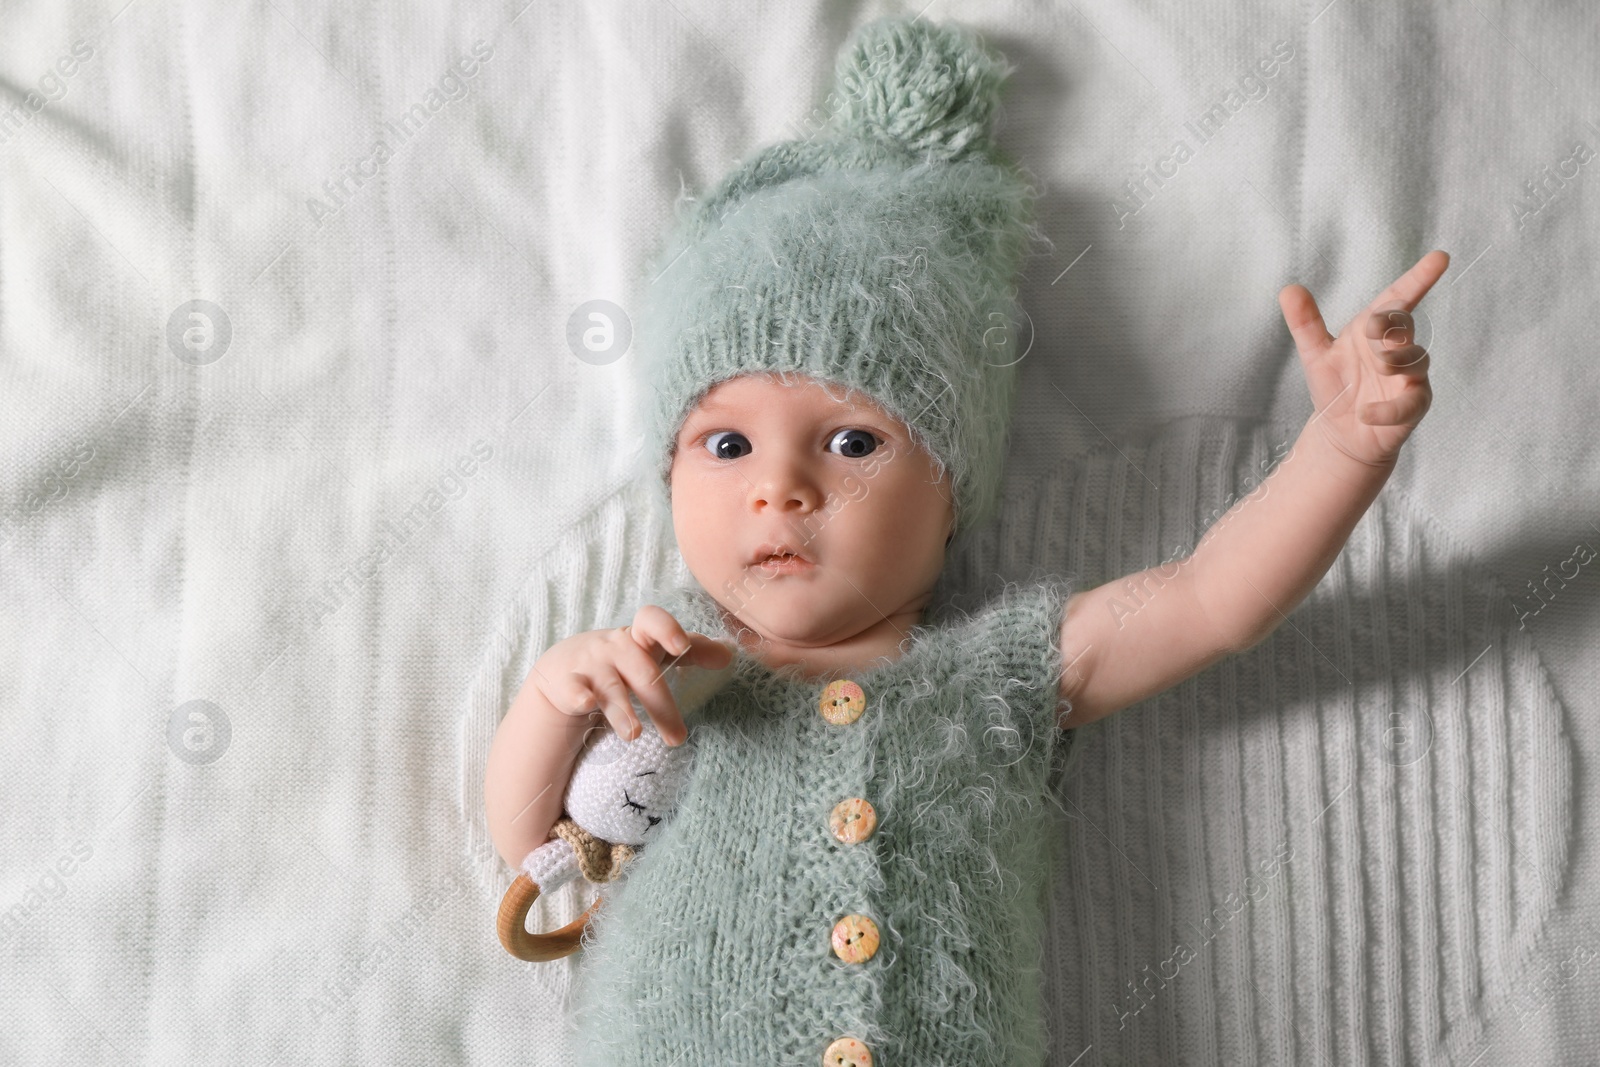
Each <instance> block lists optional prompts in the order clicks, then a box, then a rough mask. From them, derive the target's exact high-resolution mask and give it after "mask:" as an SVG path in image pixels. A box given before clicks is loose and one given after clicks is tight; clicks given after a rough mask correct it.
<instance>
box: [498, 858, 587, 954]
mask: <svg viewBox="0 0 1600 1067" xmlns="http://www.w3.org/2000/svg"><path fill="white" fill-rule="evenodd" d="M538 899H539V885H538V883H537V882H535V881H534V880H533V879H532V878H529V877H528V876H527V874H526V873H519V874H518V875H517V880H516V881H514V882H512V883H511V888H510V889H507V890H506V895H505V896H504V897H503V898H502V899H501V901H500V914H499V916H498V918H497V920H496V922H495V928H496V929H497V930H498V931H499V932H500V943H501V944H502V945H504V946H505V949H506V951H507V952H509V953H511V954H512V955H513V956H515V957H516V958H517V959H519V960H527V961H528V962H529V963H548V962H550V961H551V960H559V959H562V958H563V957H566V956H570V955H572V954H573V953H574V952H576V951H578V949H579V948H580V947H581V944H580V943H581V941H582V938H583V931H584V929H585V928H586V927H587V926H588V925H589V919H590V918H591V917H592V916H593V915H594V913H595V911H596V910H597V909H598V908H599V907H600V899H601V898H599V897H595V899H594V903H593V904H590V905H589V908H588V910H587V911H585V912H584V913H583V914H582V915H580V916H578V917H577V918H576V919H574V920H572V921H571V922H569V923H568V924H567V925H565V926H563V927H562V928H561V929H559V930H551V931H550V932H549V933H547V934H530V933H529V932H528V925H527V924H528V912H529V910H530V909H532V907H533V902H534V901H536V900H538Z"/></svg>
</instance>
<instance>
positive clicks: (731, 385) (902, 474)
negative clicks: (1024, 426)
mask: <svg viewBox="0 0 1600 1067" xmlns="http://www.w3.org/2000/svg"><path fill="white" fill-rule="evenodd" d="M954 516H955V512H954V509H953V506H952V503H951V494H950V487H949V479H948V475H943V474H941V473H940V471H939V465H938V463H937V462H936V461H935V460H934V459H933V457H932V456H930V455H929V454H928V453H927V451H926V450H924V449H922V448H921V447H919V446H917V445H916V444H915V442H914V441H913V439H912V436H911V433H910V431H909V430H908V429H907V428H906V426H905V425H904V424H903V423H901V422H899V421H897V420H896V419H894V418H892V417H891V416H890V415H889V414H888V413H886V412H885V411H884V410H883V409H882V408H881V407H879V406H878V404H877V403H876V402H874V401H873V400H872V399H871V398H869V397H867V396H865V395H864V394H860V393H855V394H849V393H847V391H846V390H845V388H844V387H843V386H840V385H835V384H832V383H822V382H818V381H817V380H815V379H812V378H808V377H803V376H794V377H792V378H791V379H790V381H789V382H787V383H786V382H784V381H783V380H782V379H781V378H779V377H778V376H777V375H775V374H761V375H744V376H741V377H738V378H734V379H731V380H729V381H725V382H721V383H719V384H718V385H717V386H716V387H715V388H714V389H712V390H711V391H710V392H709V393H708V394H706V396H705V398H704V399H703V400H702V401H701V403H700V404H699V405H698V406H697V407H696V408H695V409H694V410H693V411H691V412H690V413H689V416H688V418H687V419H685V421H684V424H683V427H682V428H681V429H680V430H679V433H678V440H677V450H676V452H675V453H674V455H673V461H672V522H673V529H674V531H675V532H676V534H677V539H678V547H679V549H680V550H681V551H682V553H683V557H684V562H685V563H687V564H688V566H689V569H690V570H691V571H692V572H693V573H694V575H695V577H696V579H698V580H699V582H700V584H701V585H702V586H704V587H705V589H706V591H707V592H709V593H711V595H712V596H714V597H715V598H716V599H717V600H718V601H719V602H720V603H721V604H722V606H723V607H724V608H726V609H727V610H728V611H730V612H732V613H733V614H734V615H735V616H737V617H738V619H739V620H740V621H741V622H743V623H744V624H745V625H746V626H748V627H750V629H752V630H755V631H756V632H757V633H760V634H762V635H764V636H766V637H768V638H770V639H774V640H778V641H782V642H784V643H786V644H789V645H796V646H804V647H823V646H827V645H832V644H836V643H838V642H839V641H843V640H846V639H848V638H850V637H853V636H855V635H856V634H859V633H861V632H862V631H863V630H865V629H866V628H867V627H870V626H873V625H876V624H878V623H880V622H882V621H883V620H885V619H887V618H890V617H892V616H895V615H897V614H902V613H904V612H907V611H920V609H921V608H922V607H923V606H925V605H926V604H927V603H928V601H929V600H930V599H931V596H932V590H933V586H934V583H935V582H936V581H937V580H938V577H939V572H940V570H941V569H942V568H943V566H944V550H945V542H946V539H947V537H948V536H949V534H950V531H951V528H952V524H953V521H954ZM763 544H771V545H784V546H786V547H788V548H789V549H791V550H793V551H795V552H798V553H799V554H801V555H803V556H804V557H805V558H806V559H807V560H809V561H810V562H809V563H801V564H790V565H788V566H785V567H776V568H775V567H772V566H765V565H763V564H761V563H760V562H758V561H757V559H756V556H757V554H758V553H759V552H760V551H761V546H762V545H763Z"/></svg>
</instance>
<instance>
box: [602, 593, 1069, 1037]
mask: <svg viewBox="0 0 1600 1067" xmlns="http://www.w3.org/2000/svg"><path fill="white" fill-rule="evenodd" d="M1065 596H1066V586H1065V584H1062V583H1057V584H1051V585H1045V586H1041V587H1039V588H1033V589H1025V590H1012V591H1011V594H1010V595H1008V596H1006V597H1003V598H1001V600H999V601H997V602H996V603H993V604H991V605H989V606H988V607H987V608H986V609H985V610H984V611H982V612H980V613H979V614H978V615H976V616H975V617H972V618H965V617H960V618H952V619H949V620H945V621H944V622H931V621H930V622H925V623H924V625H922V626H918V627H915V628H913V629H912V630H911V631H910V634H909V638H910V641H911V646H910V648H909V650H908V651H906V652H905V654H904V655H903V656H902V657H901V658H900V659H898V660H896V661H894V662H892V663H889V664H887V665H880V666H878V667H876V668H873V669H870V670H853V671H842V672H839V673H838V674H837V675H835V676H832V677H838V678H847V679H850V680H852V681H854V682H856V683H857V684H859V685H860V686H861V688H862V689H863V690H864V691H865V697H866V702H865V710H864V711H863V712H862V713H861V716H860V717H859V718H858V719H856V720H855V721H854V722H851V723H844V724H836V723H832V722H829V721H828V720H827V719H826V718H824V717H823V716H822V714H821V713H820V711H819V708H818V702H819V698H820V697H821V696H822V693H823V690H824V687H825V686H826V685H827V680H822V681H805V680H802V679H800V678H799V672H798V669H797V668H793V667H788V668H784V669H783V670H780V671H772V670H769V669H767V668H765V667H763V666H762V665H761V664H760V663H759V662H757V661H755V660H754V659H752V658H751V657H749V656H748V655H747V654H744V653H741V654H740V663H739V669H738V671H737V673H736V674H735V675H734V677H733V680H732V682H731V683H730V684H729V686H728V687H727V688H726V689H725V690H723V692H721V693H720V694H718V695H717V696H716V697H715V698H713V699H712V700H711V701H710V702H709V703H708V704H706V705H705V707H704V708H702V709H701V711H700V712H699V713H698V714H696V715H695V716H693V717H692V718H691V719H690V720H689V722H688V725H689V737H690V741H691V743H692V744H693V745H694V746H695V755H694V759H695V763H694V770H693V773H692V775H691V776H690V778H689V781H688V783H687V784H686V785H685V787H684V790H683V793H682V794H681V795H680V797H679V807H678V810H677V812H676V813H675V814H674V816H672V817H671V818H670V819H669V820H668V821H667V822H666V823H665V824H664V825H663V826H661V827H658V828H657V829H658V831H659V832H660V836H659V837H657V838H656V839H655V840H653V841H651V842H650V843H648V844H647V845H645V846H644V848H643V849H642V851H641V852H640V854H639V855H638V856H637V857H636V858H635V859H634V861H633V862H632V863H631V864H630V865H629V866H628V867H627V868H625V869H624V871H623V874H622V878H621V880H620V883H619V884H618V886H617V887H616V888H614V889H613V890H612V892H611V893H610V894H608V899H607V904H606V908H605V910H604V911H603V912H602V915H601V917H600V918H599V919H597V921H596V922H595V923H594V925H593V926H592V927H591V931H590V933H591V935H592V936H591V939H590V940H589V941H587V943H586V948H585V949H584V951H583V953H582V956H581V958H580V960H579V972H578V983H579V984H578V989H577V996H576V1007H575V1011H574V1018H575V1020H576V1026H577V1034H576V1038H575V1041H576V1047H577V1048H579V1049H582V1050H584V1053H583V1062H586V1063H593V1064H605V1065H607V1067H647V1065H649V1067H668V1065H669V1064H674V1063H697V1064H715V1063H726V1064H733V1063H750V1064H764V1065H765V1064H770V1065H774V1067H777V1065H786V1067H788V1065H792V1067H814V1065H816V1064H818V1063H820V1062H821V1060H822V1055H823V1051H824V1050H825V1049H826V1048H827V1046H828V1045H829V1043H830V1042H832V1041H833V1040H834V1039H836V1038H838V1037H840V1036H850V1037H854V1038H857V1039H858V1040H861V1041H862V1042H864V1043H865V1044H866V1045H867V1047H868V1048H869V1049H871V1051H872V1054H873V1062H874V1064H877V1065H882V1067H895V1065H897V1064H933V1063H948V1064H964V1065H969V1067H976V1065H982V1064H992V1065H995V1067H1020V1065H1024V1064H1035V1065H1037V1064H1042V1063H1044V1060H1045V1055H1046V1050H1047V1048H1048V1038H1047V1035H1046V1033H1045V1030H1044V1022H1043V1007H1044V1006H1043V1000H1042V995H1041V980H1040V973H1041V972H1040V968H1041V960H1040V953H1041V950H1042V948H1043V945H1044V941H1045V937H1044V933H1045V901H1046V892H1045V890H1046V878H1047V877H1048V875H1049V870H1050V864H1049V856H1048V848H1047V847H1046V846H1047V845H1048V843H1049V842H1051V841H1054V840H1056V839H1057V838H1059V836H1060V829H1059V828H1058V827H1052V826H1051V824H1050V819H1051V817H1052V815H1053V814H1054V813H1055V810H1056V809H1054V808H1052V807H1051V805H1049V804H1048V802H1047V799H1046V788H1047V780H1048V778H1049V772H1050V769H1051V761H1052V757H1053V756H1054V754H1055V752H1056V739H1057V737H1058V736H1062V735H1061V734H1060V731H1059V730H1058V729H1057V726H1056V719H1055V708H1056V687H1057V685H1058V683H1059V678H1060V673H1061V657H1060V651H1059V641H1058V637H1059V630H1060V625H1061V606H1062V604H1063V603H1064V602H1065ZM652 601H653V602H655V603H659V604H661V605H662V606H664V607H666V608H667V610H668V611H669V612H670V613H672V614H673V615H674V617H676V618H678V619H679V620H680V621H681V622H682V623H683V624H684V625H685V626H686V627H689V628H691V629H694V630H698V631H700V632H702V633H709V634H712V635H714V636H717V637H722V638H725V639H729V640H731V639H732V638H733V636H734V635H733V634H732V633H729V632H728V631H726V630H725V629H723V627H722V625H721V622H720V620H719V617H718V615H717V612H716V607H715V604H714V602H713V601H712V600H711V599H710V597H709V595H708V594H706V593H705V592H704V591H703V590H700V589H698V588H691V589H689V590H684V591H678V592H675V593H672V594H671V595H666V596H661V597H654V598H652ZM880 662H881V661H880ZM1065 736H1068V737H1070V734H1068V735H1065ZM1063 747H1065V746H1063ZM852 797H861V798H864V799H866V800H867V801H868V802H869V803H871V804H872V805H873V806H874V808H876V810H877V816H878V824H877V829H876V832H875V833H873V834H872V835H871V836H870V837H868V838H867V839H866V840H864V841H860V842H856V843H850V844H847V843H843V842H840V841H838V840H837V839H836V838H835V837H834V836H833V834H832V832H831V830H830V827H829V813H830V812H831V811H832V809H833V807H834V806H835V805H836V804H838V803H839V802H840V801H843V800H846V799H848V798H852ZM848 914H862V915H866V916H868V917H869V918H871V919H872V920H873V921H874V922H875V923H876V924H877V927H878V929H879V932H880V934H881V937H882V942H881V945H880V946H879V948H878V950H877V952H876V954H874V955H873V956H872V957H871V958H870V959H868V960H865V961H863V962H860V963H849V962H845V961H843V960H841V959H839V958H838V957H837V956H836V955H835V954H834V952H833V949H832V947H831V945H830V940H829V938H830V934H831V932H832V929H833V926H834V924H835V922H836V921H837V920H839V919H840V918H842V917H843V916H845V915H848Z"/></svg>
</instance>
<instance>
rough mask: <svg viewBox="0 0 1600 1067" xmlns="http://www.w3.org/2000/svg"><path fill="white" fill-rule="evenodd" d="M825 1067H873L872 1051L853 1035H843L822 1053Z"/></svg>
mask: <svg viewBox="0 0 1600 1067" xmlns="http://www.w3.org/2000/svg"><path fill="white" fill-rule="evenodd" d="M822 1064H823V1067H872V1052H871V1050H869V1049H868V1048H867V1046H865V1045H863V1044H862V1043H861V1042H859V1041H857V1040H856V1039H855V1038H853V1037H841V1038H839V1039H838V1040H836V1041H834V1042H833V1044H831V1045H829V1046H828V1048H827V1050H826V1051H824V1052H823V1053H822Z"/></svg>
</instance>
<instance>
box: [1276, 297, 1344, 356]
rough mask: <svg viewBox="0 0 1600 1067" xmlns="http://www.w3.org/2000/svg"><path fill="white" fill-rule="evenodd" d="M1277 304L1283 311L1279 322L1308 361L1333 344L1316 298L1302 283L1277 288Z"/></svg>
mask: <svg viewBox="0 0 1600 1067" xmlns="http://www.w3.org/2000/svg"><path fill="white" fill-rule="evenodd" d="M1278 307H1279V308H1280V309H1282V311H1283V321H1284V322H1285V323H1286V324H1287V325H1288V327H1289V334H1290V336H1292V337H1293V338H1294V344H1295V347H1296V348H1297V349H1299V350H1300V355H1301V357H1302V358H1303V359H1307V360H1309V359H1310V358H1311V357H1312V356H1314V355H1316V354H1317V353H1319V352H1321V351H1322V350H1323V349H1325V348H1327V347H1328V346H1329V345H1331V344H1332V343H1333V336H1332V335H1331V334H1329V333H1328V325H1327V323H1325V322H1323V321H1322V312H1321V311H1319V310H1318V309H1317V298H1316V297H1314V296H1312V295H1311V290H1310V289H1307V288H1306V287H1305V286H1303V285H1286V286H1284V287H1283V288H1282V289H1280V290H1278Z"/></svg>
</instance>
